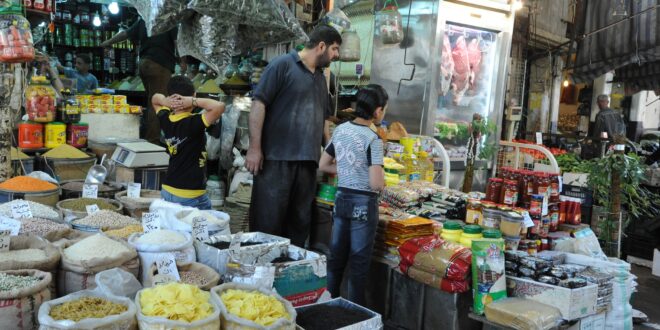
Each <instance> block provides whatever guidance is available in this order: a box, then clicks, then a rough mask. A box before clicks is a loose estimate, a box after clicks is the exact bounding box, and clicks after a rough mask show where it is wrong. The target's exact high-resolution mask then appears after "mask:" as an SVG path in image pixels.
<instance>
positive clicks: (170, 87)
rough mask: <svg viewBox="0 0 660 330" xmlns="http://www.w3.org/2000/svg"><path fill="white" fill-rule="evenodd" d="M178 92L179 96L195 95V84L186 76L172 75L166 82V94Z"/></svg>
mask: <svg viewBox="0 0 660 330" xmlns="http://www.w3.org/2000/svg"><path fill="white" fill-rule="evenodd" d="M173 94H179V95H181V96H193V95H195V86H193V83H192V80H190V79H189V78H188V77H186V76H174V77H172V78H170V82H169V83H167V95H173Z"/></svg>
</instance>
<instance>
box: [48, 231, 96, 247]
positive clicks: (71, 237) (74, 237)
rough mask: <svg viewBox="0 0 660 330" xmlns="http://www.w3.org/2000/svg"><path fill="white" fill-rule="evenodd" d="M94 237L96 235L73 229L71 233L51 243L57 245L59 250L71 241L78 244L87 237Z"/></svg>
mask: <svg viewBox="0 0 660 330" xmlns="http://www.w3.org/2000/svg"><path fill="white" fill-rule="evenodd" d="M92 235H94V233H90V232H85V231H80V230H76V229H71V231H70V232H68V233H67V234H66V235H64V236H62V237H60V238H59V239H58V240H51V242H52V243H53V245H55V247H56V248H58V249H59V248H61V247H62V246H64V245H65V244H66V243H68V242H71V241H75V242H77V241H79V240H81V239H83V238H85V237H89V236H92Z"/></svg>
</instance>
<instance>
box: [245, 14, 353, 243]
mask: <svg viewBox="0 0 660 330" xmlns="http://www.w3.org/2000/svg"><path fill="white" fill-rule="evenodd" d="M309 39H310V40H309V42H307V43H306V45H305V48H304V49H303V50H301V51H300V52H295V51H293V52H291V53H289V54H286V55H282V56H280V57H278V58H275V59H274V60H273V61H272V62H271V63H270V64H269V65H268V67H266V70H264V73H263V75H262V77H261V80H260V82H259V85H258V86H257V88H256V90H255V92H254V100H253V102H252V109H251V112H250V124H249V126H250V147H249V149H248V154H247V168H248V170H250V172H252V173H253V174H254V175H255V178H254V187H253V189H252V202H251V206H250V229H251V230H253V231H260V232H265V233H269V234H273V235H278V236H284V237H288V238H289V239H291V244H294V245H297V246H304V244H305V241H306V239H307V236H309V227H310V222H311V216H312V205H313V202H314V196H315V195H316V191H315V188H316V169H317V168H318V161H319V159H320V157H321V146H322V138H323V124H324V120H325V118H326V115H327V112H328V108H329V97H328V87H327V83H326V79H325V75H324V74H323V68H325V67H327V66H329V65H330V63H331V62H332V61H333V60H335V59H337V58H339V47H340V45H341V42H342V40H341V35H340V34H339V33H338V32H337V30H335V29H334V28H332V27H329V26H319V27H317V28H315V29H314V31H312V33H311V34H310V35H309Z"/></svg>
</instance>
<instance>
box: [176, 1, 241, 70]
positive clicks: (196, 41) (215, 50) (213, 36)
mask: <svg viewBox="0 0 660 330" xmlns="http://www.w3.org/2000/svg"><path fill="white" fill-rule="evenodd" d="M237 38H238V37H237V35H236V29H235V27H234V26H231V25H228V24H227V23H226V22H223V21H222V20H218V19H216V18H214V17H211V16H206V15H198V14H195V15H194V16H193V18H192V19H190V20H188V21H184V22H182V23H181V27H180V28H179V35H178V40H186V42H179V43H178V47H179V49H178V50H179V54H180V55H181V56H186V55H187V56H192V57H194V58H196V59H198V60H200V61H202V62H203V63H205V64H206V65H208V66H209V67H210V68H211V69H212V70H214V71H215V72H223V71H224V70H223V69H224V68H225V67H226V66H227V65H229V64H230V63H231V59H232V57H233V56H234V55H237V53H236V51H235V49H236V40H237Z"/></svg>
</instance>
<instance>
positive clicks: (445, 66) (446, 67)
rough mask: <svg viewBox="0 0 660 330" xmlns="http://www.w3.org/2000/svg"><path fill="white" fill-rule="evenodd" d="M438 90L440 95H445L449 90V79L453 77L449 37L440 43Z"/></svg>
mask: <svg viewBox="0 0 660 330" xmlns="http://www.w3.org/2000/svg"><path fill="white" fill-rule="evenodd" d="M440 61H441V62H440V75H441V76H440V90H441V95H446V94H447V92H449V88H451V79H452V77H453V76H454V58H453V56H452V50H451V43H450V42H449V37H448V36H447V35H445V38H444V40H443V42H442V57H441V58H440Z"/></svg>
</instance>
